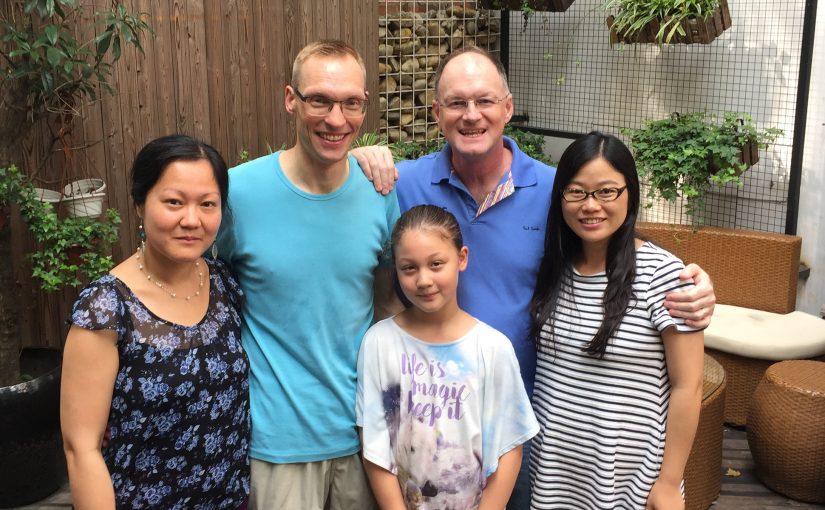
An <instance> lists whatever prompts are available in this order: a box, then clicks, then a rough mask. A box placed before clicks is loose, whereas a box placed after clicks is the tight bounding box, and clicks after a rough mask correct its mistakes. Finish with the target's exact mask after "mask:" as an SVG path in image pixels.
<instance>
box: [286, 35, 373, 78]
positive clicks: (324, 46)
mask: <svg viewBox="0 0 825 510" xmlns="http://www.w3.org/2000/svg"><path fill="white" fill-rule="evenodd" d="M346 56H350V57H352V58H354V59H355V61H356V62H358V65H359V66H360V67H361V73H362V74H363V76H364V87H365V88H366V86H367V68H366V66H365V65H364V59H362V58H361V54H360V53H358V50H356V49H355V48H353V47H352V45H351V44H349V43H347V42H344V41H341V40H339V39H323V40H321V41H315V42H311V43H309V44H307V45H306V46H304V47H303V48H302V49H301V51H299V52H298V55H297V56H296V57H295V62H293V63H292V83H291V85H292V87H293V88H298V85H299V84H300V81H301V79H300V78H301V67H303V65H304V62H306V61H307V60H308V59H309V58H310V57H346Z"/></svg>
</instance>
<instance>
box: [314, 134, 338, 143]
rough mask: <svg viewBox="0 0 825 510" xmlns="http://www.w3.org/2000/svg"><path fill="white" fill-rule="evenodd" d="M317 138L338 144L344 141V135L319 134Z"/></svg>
mask: <svg viewBox="0 0 825 510" xmlns="http://www.w3.org/2000/svg"><path fill="white" fill-rule="evenodd" d="M318 136H320V137H321V138H323V139H324V140H328V141H330V142H340V141H341V140H343V139H344V135H330V134H326V133H319V134H318Z"/></svg>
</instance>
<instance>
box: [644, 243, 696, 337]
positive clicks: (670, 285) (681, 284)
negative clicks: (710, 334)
mask: <svg viewBox="0 0 825 510" xmlns="http://www.w3.org/2000/svg"><path fill="white" fill-rule="evenodd" d="M684 268H685V264H684V263H683V262H682V261H681V260H679V259H678V258H676V257H675V256H674V255H672V254H670V253H667V252H665V256H664V257H662V259H661V260H660V261H659V263H658V265H657V267H656V268H655V270H654V271H653V274H652V277H651V279H650V286H649V287H648V289H647V295H646V299H647V308H648V310H649V311H650V320H651V322H652V323H653V325H654V326H656V328H657V329H658V330H659V331H664V330H665V329H667V328H669V327H671V326H675V327H676V331H680V332H689V331H698V329H697V328H692V327H690V326H688V325H686V324H685V320H684V319H682V318H681V317H671V315H670V313H668V311H667V308H665V306H664V303H665V296H666V295H667V294H669V293H671V292H676V291H682V290H689V289H691V288H693V283H691V282H685V281H683V280H680V279H679V273H681V272H682V269H684Z"/></svg>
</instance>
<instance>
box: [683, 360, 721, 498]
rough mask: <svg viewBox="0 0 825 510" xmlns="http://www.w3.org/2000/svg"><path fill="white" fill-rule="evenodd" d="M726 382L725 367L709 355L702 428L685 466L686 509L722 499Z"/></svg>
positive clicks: (706, 364)
mask: <svg viewBox="0 0 825 510" xmlns="http://www.w3.org/2000/svg"><path fill="white" fill-rule="evenodd" d="M725 380H726V376H725V370H724V369H723V368H722V365H720V364H719V363H718V362H717V361H716V360H715V359H713V358H712V357H710V356H708V355H707V354H705V367H704V376H703V379H702V408H701V411H700V412H699V425H698V427H697V428H696V437H695V439H694V440H693V447H692V448H691V450H690V456H689V457H688V460H687V464H686V465H685V509H686V510H705V509H706V508H708V507H709V506H710V505H711V504H712V503H713V501H714V500H715V499H716V498H717V497H718V496H719V491H720V490H721V488H722V476H721V472H722V436H723V432H724V427H723V425H722V422H723V419H724V415H725V388H726V383H725Z"/></svg>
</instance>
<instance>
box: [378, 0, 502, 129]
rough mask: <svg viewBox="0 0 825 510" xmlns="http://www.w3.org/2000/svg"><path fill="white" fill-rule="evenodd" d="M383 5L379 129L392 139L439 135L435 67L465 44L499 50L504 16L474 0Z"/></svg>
mask: <svg viewBox="0 0 825 510" xmlns="http://www.w3.org/2000/svg"><path fill="white" fill-rule="evenodd" d="M379 9H380V11H379V12H380V17H379V39H380V41H379V50H378V54H379V75H380V82H379V102H380V105H379V106H380V111H381V120H380V133H381V135H382V137H384V138H387V139H389V141H390V142H396V141H399V140H401V141H408V140H414V141H416V142H425V141H427V140H433V139H435V138H438V137H439V130H438V125H437V124H436V122H435V119H434V118H433V116H432V112H431V111H430V109H431V105H432V100H433V97H434V96H435V90H434V88H433V80H434V75H435V69H436V68H437V67H438V64H439V62H440V61H441V59H442V58H443V57H445V56H446V55H447V54H449V53H450V51H452V50H454V49H456V48H460V47H462V46H464V45H466V44H475V45H477V46H479V47H482V48H485V49H487V50H488V51H491V52H493V53H496V54H497V53H498V48H499V38H500V35H501V15H500V13H499V11H488V10H486V9H479V8H478V7H477V5H476V1H475V0H470V1H465V0H420V1H402V0H381V2H380V3H379Z"/></svg>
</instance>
